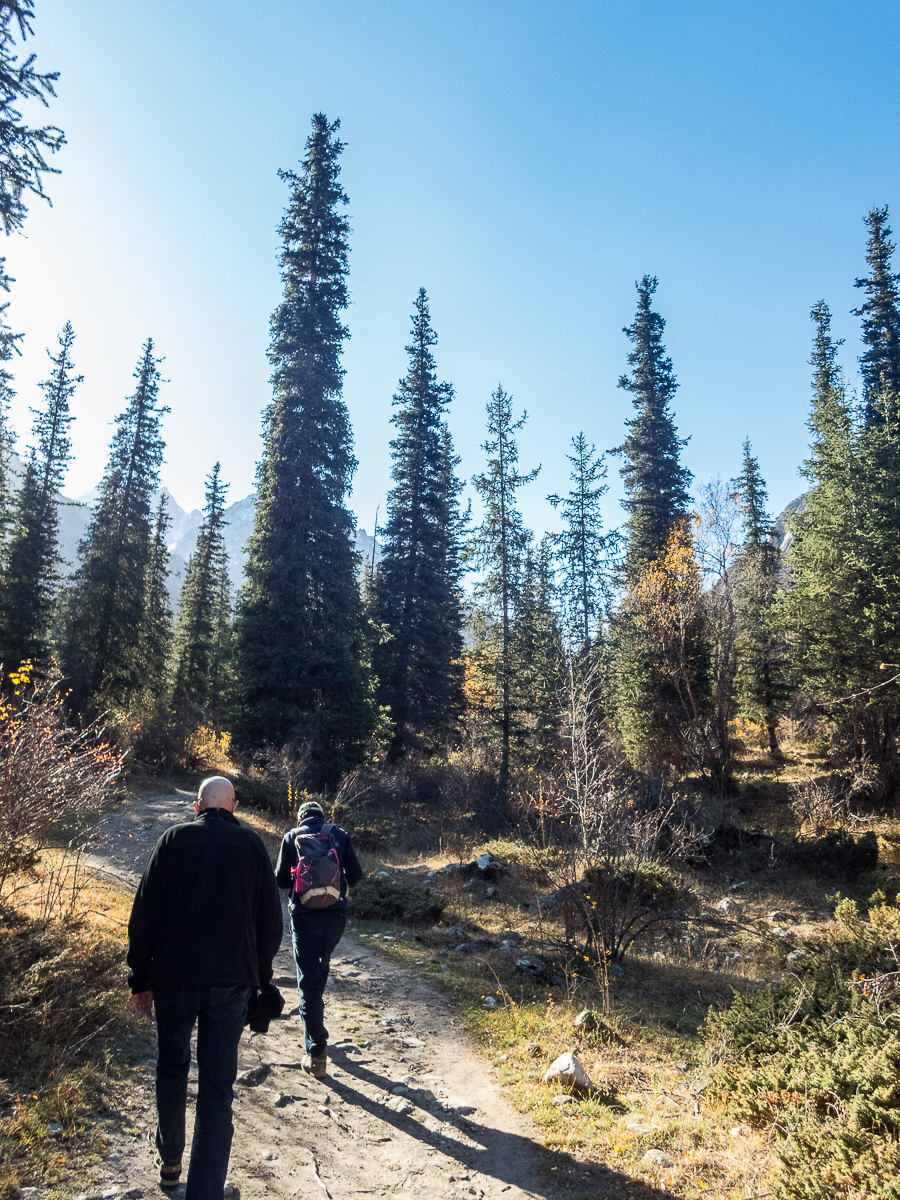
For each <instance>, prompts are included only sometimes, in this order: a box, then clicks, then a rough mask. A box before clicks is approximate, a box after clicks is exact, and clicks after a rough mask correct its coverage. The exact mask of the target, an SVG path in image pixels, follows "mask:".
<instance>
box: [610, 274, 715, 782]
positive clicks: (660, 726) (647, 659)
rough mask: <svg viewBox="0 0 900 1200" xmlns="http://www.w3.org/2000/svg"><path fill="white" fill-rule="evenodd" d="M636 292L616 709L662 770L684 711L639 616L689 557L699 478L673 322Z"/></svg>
mask: <svg viewBox="0 0 900 1200" xmlns="http://www.w3.org/2000/svg"><path fill="white" fill-rule="evenodd" d="M636 286H637V292H638V307H637V314H636V316H635V319H634V323H633V324H632V325H629V326H627V327H626V328H625V330H624V332H625V333H626V334H627V335H628V338H629V340H630V341H631V344H632V349H631V352H630V353H629V355H628V365H629V366H630V367H631V368H632V371H631V375H622V376H621V378H620V379H619V387H621V388H624V389H625V390H626V391H628V392H631V395H632V401H633V403H634V407H635V412H636V415H635V416H634V417H633V418H631V419H630V420H627V421H626V422H625V425H626V427H627V429H628V436H627V437H626V439H625V441H624V442H623V443H622V445H621V446H619V447H617V448H616V449H615V450H613V451H612V453H613V454H616V455H620V456H621V457H622V458H623V460H624V461H623V465H622V467H621V468H620V474H621V476H622V479H623V481H624V483H625V493H626V495H625V499H624V500H623V501H622V506H623V507H624V509H625V511H626V512H627V513H628V520H627V522H626V538H627V545H626V554H625V571H626V578H627V582H628V587H629V593H630V597H629V598H628V599H626V603H625V605H624V606H623V609H622V611H621V612H620V614H619V616H618V618H617V619H616V622H615V626H614V629H613V640H614V646H613V693H614V694H613V704H614V708H615V714H616V723H617V725H618V728H619V731H620V732H621V734H622V737H623V740H624V742H625V747H626V752H627V754H628V757H629V760H630V761H631V762H632V764H633V765H635V766H638V767H641V768H647V769H651V770H659V769H663V768H664V766H665V757H666V754H667V753H668V750H667V747H671V746H672V744H673V730H674V732H675V734H676V735H677V734H679V733H680V730H679V720H680V716H679V718H678V719H676V718H675V717H673V716H672V714H673V713H676V712H679V713H680V708H679V706H678V705H675V704H673V703H671V696H670V695H669V693H670V691H671V682H670V680H668V679H667V678H666V677H665V675H664V673H661V672H660V670H659V669H658V663H657V662H656V661H655V659H654V654H653V651H652V648H651V645H650V641H649V640H648V638H647V636H646V631H645V629H644V627H643V618H642V617H641V615H640V614H641V613H642V610H643V607H644V601H643V593H644V592H645V591H646V587H645V577H648V575H649V573H650V572H651V568H653V580H654V581H655V580H658V579H659V578H661V577H665V576H667V575H668V574H671V573H672V572H671V571H670V570H669V569H668V568H669V567H670V566H671V564H672V563H673V562H675V561H676V560H678V558H679V554H680V553H681V551H682V550H683V546H682V542H681V541H679V540H678V537H677V534H678V531H679V530H680V529H681V528H682V527H683V525H684V522H685V520H686V518H687V514H688V511H689V506H690V499H689V496H688V488H689V487H690V484H691V480H692V475H691V473H690V471H688V470H687V469H686V468H685V467H683V466H682V465H681V461H680V455H681V449H682V447H683V446H685V445H686V441H685V440H684V439H681V438H679V437H678V433H677V430H676V428H675V422H674V419H673V417H672V412H671V409H670V402H671V400H672V397H673V396H674V394H675V390H676V388H677V386H678V384H677V382H676V379H675V373H674V371H673V370H672V360H671V359H670V358H669V357H668V356H667V355H666V350H665V346H664V345H663V341H662V335H663V331H664V329H665V324H666V323H665V321H664V320H663V318H662V317H661V316H660V315H659V313H656V312H654V311H653V309H652V308H651V300H652V297H653V294H654V292H655V291H656V287H657V281H656V279H655V278H653V277H652V276H650V275H645V276H644V277H643V279H641V280H640V282H639V283H637V285H636ZM673 537H674V538H675V541H674V542H673V541H672V539H673ZM685 555H687V551H684V554H683V555H682V556H685ZM687 557H690V556H689V555H687ZM676 574H677V571H676ZM688 574H689V572H688ZM688 626H689V628H690V630H691V637H692V638H694V637H695V636H696V633H697V629H698V628H699V625H698V623H697V622H696V621H693V619H692V620H691V621H690V622H688V625H687V626H686V627H688ZM697 650H698V648H697V647H695V646H694V647H691V648H690V651H689V653H688V655H687V657H688V659H690V660H691V661H693V660H694V659H696V657H697ZM682 707H683V706H682ZM674 740H675V741H677V740H678V737H677V736H676V737H675V739H674Z"/></svg>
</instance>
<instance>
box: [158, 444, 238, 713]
mask: <svg viewBox="0 0 900 1200" xmlns="http://www.w3.org/2000/svg"><path fill="white" fill-rule="evenodd" d="M227 490H228V485H227V484H224V483H223V482H222V479H221V471H220V467H219V464H218V463H216V464H215V466H214V467H213V469H212V471H211V472H210V474H209V476H208V477H207V480H206V503H205V506H204V509H203V522H202V524H201V526H200V530H199V532H198V534H197V545H196V548H195V549H194V552H193V554H192V555H191V557H190V558H189V559H188V564H187V568H186V570H185V573H184V584H183V585H182V588H181V596H180V598H179V601H178V619H177V621H176V624H175V652H174V670H173V685H172V703H173V706H174V707H175V709H176V711H178V712H182V713H189V714H193V715H195V716H197V717H198V718H199V717H200V716H205V715H206V714H211V715H212V717H213V721H214V722H216V721H217V719H221V716H222V713H223V711H224V704H225V700H226V696H225V695H224V694H223V687H224V676H225V672H226V670H227V663H226V662H225V661H223V655H224V654H225V653H226V651H227V647H228V642H229V637H230V627H231V619H230V616H231V614H230V611H229V608H230V605H229V604H228V597H229V592H230V584H229V580H228V551H227V550H226V548H225V527H226V525H227V522H226V520H225V493H226V491H227ZM223 623H224V626H225V628H223V627H222V626H223Z"/></svg>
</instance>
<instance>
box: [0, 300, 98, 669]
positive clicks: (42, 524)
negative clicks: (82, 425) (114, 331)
mask: <svg viewBox="0 0 900 1200" xmlns="http://www.w3.org/2000/svg"><path fill="white" fill-rule="evenodd" d="M58 340H59V353H58V354H57V355H56V356H55V357H54V356H53V355H51V354H50V352H49V351H48V352H47V353H48V355H49V357H50V361H51V362H52V363H53V371H52V372H51V375H50V378H49V379H46V380H44V382H43V383H41V384H40V387H41V389H42V390H43V392H44V396H45V403H44V407H43V408H41V409H32V412H33V413H34V424H33V427H32V432H33V435H34V439H35V443H36V445H35V447H34V449H33V450H32V452H31V455H30V456H29V458H28V461H27V463H26V465H25V471H24V474H23V477H22V486H21V488H20V490H19V495H18V499H17V503H16V509H15V523H14V525H13V527H12V529H11V531H10V536H9V542H8V545H7V548H6V556H5V562H4V564H3V572H2V576H0V647H2V661H3V662H4V663H5V664H6V667H7V669H8V670H9V669H12V668H14V667H16V666H18V664H19V663H21V662H22V661H24V660H25V659H42V658H44V657H46V654H47V633H48V628H49V625H50V619H51V616H52V610H53V603H54V600H55V596H56V590H57V587H58V584H59V564H60V556H59V546H58V532H59V512H58V506H59V498H58V497H59V492H60V490H61V488H62V485H63V480H64V478H65V474H66V468H67V466H68V463H69V461H70V459H71V457H72V455H71V440H70V437H69V426H70V425H71V423H72V420H73V418H72V416H71V414H70V412H69V401H70V400H71V398H72V396H73V394H74V392H75V389H76V387H77V386H78V384H79V383H81V381H82V378H83V376H81V375H74V374H73V372H74V370H75V367H74V364H73V363H72V357H71V354H72V344H73V342H74V340H75V334H74V332H73V330H72V326H71V323H70V322H66V324H65V326H64V328H63V331H62V333H61V334H60V335H59V339H58Z"/></svg>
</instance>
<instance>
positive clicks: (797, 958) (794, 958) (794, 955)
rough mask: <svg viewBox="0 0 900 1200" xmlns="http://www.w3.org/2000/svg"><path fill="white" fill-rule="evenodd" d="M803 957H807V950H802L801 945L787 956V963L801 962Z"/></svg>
mask: <svg viewBox="0 0 900 1200" xmlns="http://www.w3.org/2000/svg"><path fill="white" fill-rule="evenodd" d="M804 958H809V951H808V950H804V949H803V947H802V946H799V947H798V948H797V949H796V950H792V951H791V952H790V954H789V955H788V956H787V960H788V962H789V963H797V962H802V961H803V959H804Z"/></svg>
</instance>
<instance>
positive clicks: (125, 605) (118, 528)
mask: <svg viewBox="0 0 900 1200" xmlns="http://www.w3.org/2000/svg"><path fill="white" fill-rule="evenodd" d="M158 362H159V360H158V359H156V358H155V357H154V355H153V342H152V340H151V339H149V338H148V339H147V342H146V344H145V345H144V349H143V353H142V355H141V359H140V361H139V363H138V366H137V370H136V371H135V379H136V380H137V389H136V390H135V393H134V395H133V396H132V397H131V398H130V399H129V401H128V407H127V408H126V409H125V411H124V412H122V413H121V414H120V415H119V416H118V417H117V418H116V431H115V433H114V434H113V438H112V442H111V444H110V455H109V462H108V463H107V466H106V471H105V473H104V476H103V480H102V482H101V484H100V496H99V499H98V500H97V505H96V507H95V509H94V513H93V516H92V518H91V521H90V524H89V525H88V528H87V532H86V533H85V535H84V538H83V539H82V541H81V543H80V545H79V548H78V549H79V554H80V557H81V565H80V566H79V568H78V571H77V572H76V574H75V578H74V580H73V584H72V589H71V595H70V597H69V608H68V614H67V626H68V628H67V631H66V646H65V648H64V655H63V659H64V666H65V670H66V673H67V674H68V675H69V676H70V677H71V678H72V681H73V687H72V703H73V704H74V705H75V707H76V708H79V709H83V708H84V707H85V706H87V705H88V704H89V703H90V701H91V700H92V698H93V700H95V701H96V702H97V703H104V704H115V705H120V706H123V707H127V706H129V705H131V704H133V703H137V702H139V701H140V698H141V695H142V690H143V686H144V680H143V675H144V669H145V666H146V660H145V647H144V634H143V629H144V619H145V614H146V603H147V578H148V570H149V569H150V565H151V559H152V558H153V553H154V549H153V547H154V530H153V526H152V525H151V511H150V509H151V501H152V497H153V493H154V492H155V490H156V488H157V487H158V485H159V471H160V467H161V466H162V459H163V448H164V447H163V440H162V434H161V432H160V422H161V420H162V417H163V414H164V413H166V412H168V409H167V408H164V407H162V406H161V405H160V404H159V399H158V394H159V383H160V375H159V369H158Z"/></svg>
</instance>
